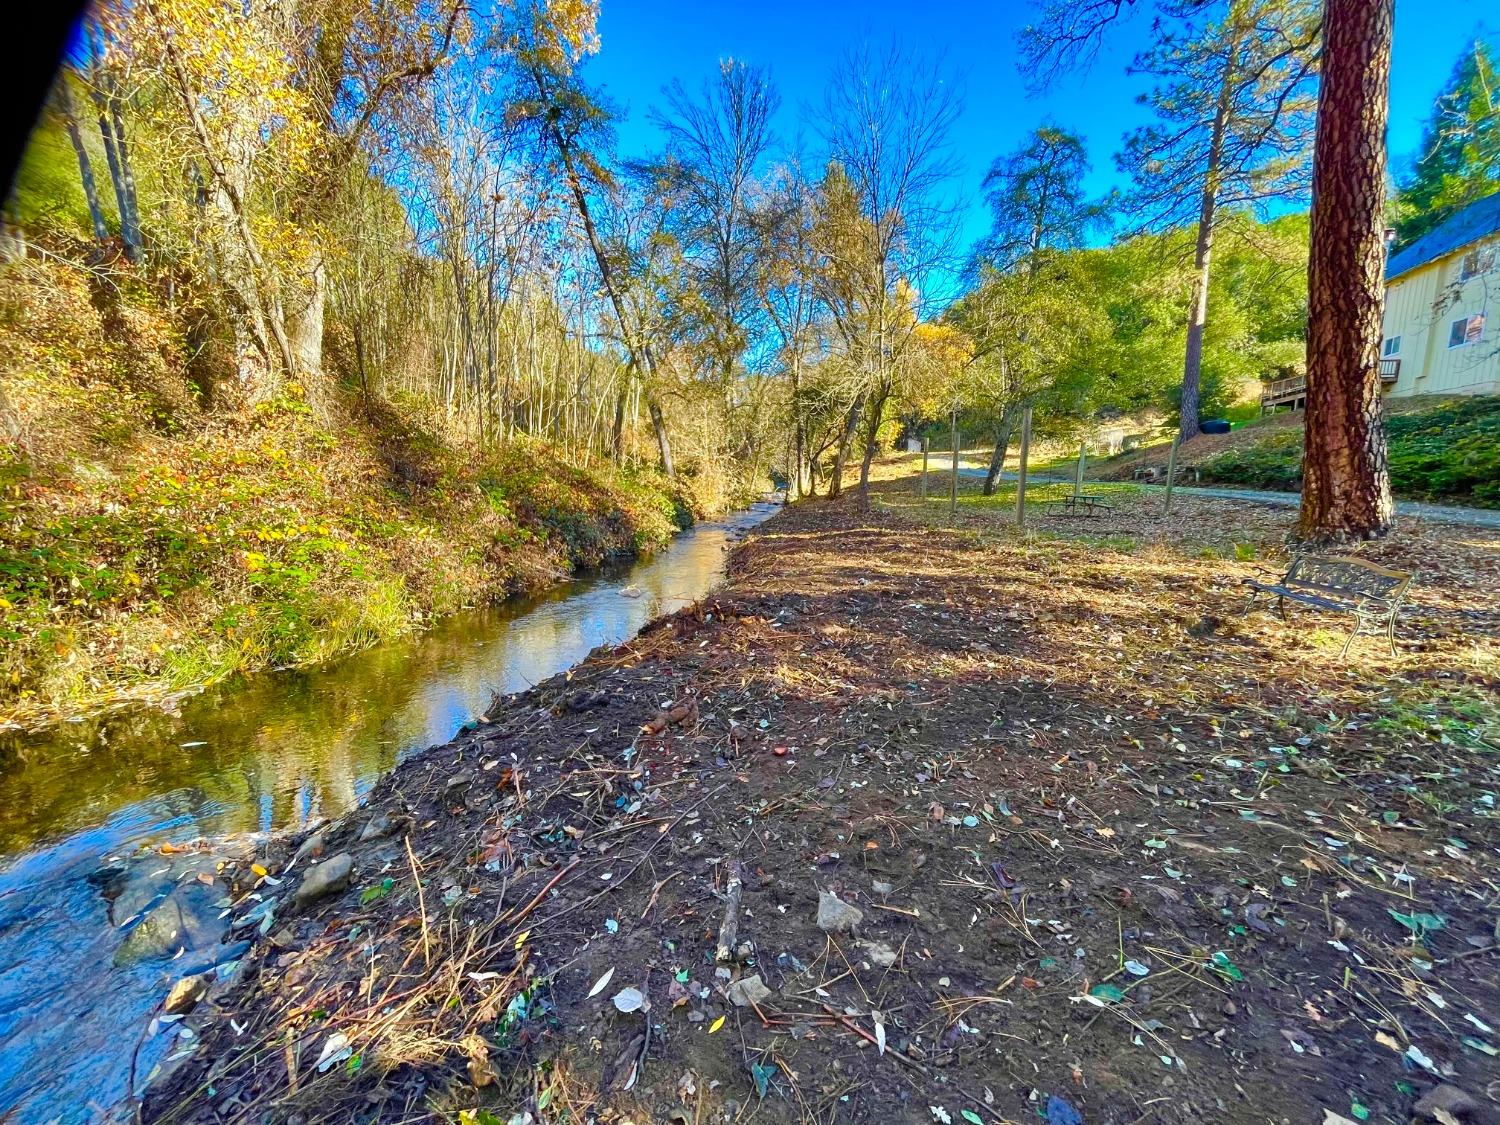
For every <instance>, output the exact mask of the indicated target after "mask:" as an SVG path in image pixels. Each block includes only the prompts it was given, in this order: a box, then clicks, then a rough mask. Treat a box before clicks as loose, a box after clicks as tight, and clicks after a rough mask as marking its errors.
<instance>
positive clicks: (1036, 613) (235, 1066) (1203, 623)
mask: <svg viewBox="0 0 1500 1125" xmlns="http://www.w3.org/2000/svg"><path fill="white" fill-rule="evenodd" d="M1151 503H1152V502H1151V501H1148V500H1147V499H1145V498H1137V499H1135V500H1132V499H1130V498H1128V497H1127V498H1122V500H1121V510H1120V511H1119V512H1118V513H1117V514H1116V516H1115V517H1113V519H1114V526H1113V527H1111V528H1103V529H1101V528H1099V527H1096V526H1089V527H1087V528H1082V529H1078V528H1074V527H1072V526H1068V525H1066V521H1059V522H1056V523H1053V524H1050V525H1047V526H1046V528H1045V533H1044V534H1042V535H1040V536H1038V535H1033V536H1031V537H1028V538H1019V537H1017V536H1016V535H1015V534H1014V533H1013V532H1011V531H1008V530H1006V528H1005V527H1004V520H1003V518H1002V517H1001V515H1000V514H997V510H981V509H966V510H965V512H964V516H963V519H962V521H961V522H962V526H961V527H959V528H958V529H956V530H947V529H944V528H942V527H939V526H936V524H937V523H940V522H941V520H940V518H937V517H936V516H935V513H938V512H940V511H941V509H940V508H939V507H938V506H937V504H936V501H929V502H928V503H927V504H923V503H922V502H920V501H918V500H917V499H916V497H915V492H914V489H913V487H912V485H911V482H910V480H909V479H904V480H894V481H887V482H886V483H885V484H883V485H881V486H880V487H879V490H878V492H877V496H876V497H875V503H874V505H873V508H872V510H871V511H868V512H865V511H861V510H860V509H859V508H858V507H857V506H856V505H855V504H854V503H852V502H850V501H845V502H825V501H817V502H811V503H806V504H802V505H798V506H796V507H793V508H791V509H789V510H788V511H787V512H785V513H784V514H783V515H781V516H779V517H777V518H776V519H775V520H773V521H771V522H770V523H768V524H766V525H764V526H763V528H762V530H761V532H760V533H759V534H757V535H756V536H754V537H753V538H752V539H751V541H750V542H748V543H747V544H745V545H743V546H742V547H740V548H739V549H738V551H737V552H736V554H735V555H734V557H733V559H732V561H731V578H732V581H731V583H730V584H729V585H728V586H727V587H726V588H725V589H724V590H723V591H722V592H721V593H719V594H718V595H716V596H714V597H711V598H709V599H707V600H705V601H704V602H702V603H701V604H699V605H698V606H696V607H694V608H692V609H690V610H685V611H683V612H681V613H678V614H676V615H674V616H672V617H670V618H667V619H665V620H664V621H662V622H660V623H659V624H658V625H656V626H655V627H653V628H651V629H650V630H649V631H648V632H647V633H645V634H643V635H642V636H641V637H640V638H638V639H637V640H636V641H634V642H632V643H631V644H628V645H625V646H622V647H621V648H619V649H615V650H612V651H602V652H598V653H596V654H595V655H594V656H593V657H592V658H591V659H590V660H589V661H588V662H587V663H586V664H584V665H582V666H581V667H579V668H578V669H575V670H574V672H573V673H572V674H571V675H569V676H564V677H558V678H556V679H554V680H552V681H549V682H547V683H545V684H543V685H541V686H540V687H538V688H536V689H535V690H533V691H530V692H527V693H525V694H523V695H520V696H516V697H512V698H509V699H506V700H500V701H497V703H496V705H495V706H494V707H493V708H492V709H491V712H490V714H489V715H488V716H487V717H486V718H485V720H484V721H482V722H480V723H478V724H477V726H476V727H475V729H473V730H469V731H465V732H462V733H460V734H459V736H458V737H457V738H456V739H455V740H454V741H453V742H451V743H449V744H448V745H445V746H439V747H434V748H433V749H431V750H429V751H427V752H426V753H425V754H423V755H421V756H419V757H417V758H415V759H414V760H412V761H409V762H407V763H406V764H405V765H403V766H402V767H401V768H399V769H398V770H397V771H396V772H395V773H394V774H392V775H391V776H389V777H387V778H386V779H385V780H384V781H382V782H381V784H380V785H379V786H378V787H377V789H376V791H375V792H374V793H373V794H372V796H371V799H370V801H369V802H368V804H367V806H366V807H365V808H364V809H363V810H361V811H360V812H358V813H355V814H351V815H350V816H348V817H346V818H345V819H344V820H343V821H341V822H338V823H335V824H332V825H329V826H326V827H324V828H323V829H322V830H321V831H320V832H318V833H317V834H316V835H312V836H308V837H306V838H305V839H304V838H302V837H293V838H291V839H289V840H286V841H283V842H280V843H278V844H276V845H274V846H272V847H270V848H268V849H267V850H265V851H264V852H263V853H262V854H261V855H260V856H259V858H258V860H257V867H254V868H249V867H246V868H241V869H227V870H226V871H225V872H224V873H223V876H224V878H225V879H226V880H227V881H228V882H230V883H231V884H233V885H234V886H235V892H234V893H235V894H236V895H237V896H239V897H238V898H237V901H236V904H235V906H234V912H235V916H236V917H237V918H239V919H242V920H243V924H242V925H241V926H239V927H238V928H237V930H236V931H235V934H234V935H232V936H239V935H240V934H242V933H244V932H254V933H258V934H261V935H263V936H262V937H261V938H260V940H259V941H258V942H257V944H256V946H255V947H254V949H253V950H252V952H251V953H250V954H249V955H248V956H247V957H246V958H245V960H244V962H243V964H242V966H241V968H240V971H239V974H238V975H237V977H235V978H234V980H233V981H232V982H230V983H228V984H226V985H221V986H219V987H218V988H216V989H215V990H214V991H213V992H212V993H211V994H210V996H209V998H208V999H206V1000H205V1001H203V1002H201V1003H200V1004H198V1006H197V1007H196V1009H194V1010H193V1011H192V1012H191V1014H190V1015H189V1016H188V1017H187V1018H186V1019H185V1020H182V1021H180V1022H178V1021H175V1020H173V1019H171V1018H167V1019H165V1020H164V1021H163V1022H161V1023H159V1024H158V1026H157V1028H156V1029H155V1033H156V1034H163V1035H177V1036H180V1037H181V1040H182V1048H181V1050H180V1051H179V1052H178V1054H179V1055H181V1056H182V1057H181V1058H179V1059H177V1060H176V1062H175V1064H174V1065H175V1069H172V1070H170V1072H169V1073H166V1074H163V1075H159V1076H158V1078H157V1081H156V1083H155V1085H154V1087H153V1093H152V1094H151V1096H150V1097H149V1098H148V1099H147V1101H146V1103H145V1105H144V1107H143V1116H144V1119H145V1120H146V1121H159V1122H165V1121H171V1122H187V1121H191V1122H244V1123H249V1122H257V1123H258V1122H264V1121H274V1122H302V1123H310V1122H318V1121H339V1122H380V1123H396V1122H417V1121H460V1122H464V1123H466V1125H468V1123H475V1125H489V1123H492V1122H501V1123H509V1122H516V1123H521V1125H525V1123H543V1122H545V1123H554V1122H587V1121H595V1120H597V1121H609V1122H622V1121H632V1122H635V1123H637V1125H645V1123H647V1122H653V1123H654V1122H678V1123H681V1122H686V1123H689V1125H705V1123H709V1122H731V1121H732V1122H749V1121H762V1122H768V1123H769V1122H901V1123H906V1122H910V1123H914V1125H915V1123H919V1122H924V1123H930V1122H934V1121H936V1122H940V1123H942V1125H950V1123H956V1122H970V1123H974V1122H978V1123H982V1125H990V1123H997V1122H1016V1123H1019V1122H1030V1121H1038V1120H1041V1121H1046V1122H1048V1123H1049V1125H1072V1123H1076V1122H1079V1121H1083V1122H1088V1123H1090V1125H1146V1123H1148V1122H1159V1123H1167V1122H1172V1123H1176V1122H1246V1123H1249V1122H1267V1123H1269V1122H1289V1123H1303V1122H1308V1123H1333V1125H1342V1123H1343V1122H1345V1121H1371V1122H1407V1121H1410V1120H1413V1119H1417V1120H1422V1121H1443V1120H1448V1119H1449V1118H1451V1119H1453V1120H1460V1121H1470V1122H1480V1121H1494V1120H1500V1118H1497V1116H1496V1112H1495V1109H1496V1102H1495V1099H1496V1097H1497V1096H1500V1066H1497V1060H1496V1058H1495V1054H1496V1051H1497V1048H1500V979H1497V965H1500V957H1497V953H1500V949H1497V925H1500V887H1497V883H1496V872H1497V850H1496V849H1497V845H1500V833H1497V830H1496V829H1497V823H1496V819H1495V818H1496V815H1497V813H1496V808H1495V804H1496V799H1497V793H1500V777H1497V757H1496V744H1495V738H1496V729H1495V726H1494V719H1495V710H1494V704H1495V700H1496V692H1495V689H1496V686H1497V664H1496V655H1497V651H1500V644H1497V633H1500V596H1497V593H1496V591H1497V589H1500V540H1497V539H1496V538H1495V537H1494V536H1493V534H1490V537H1488V538H1485V537H1484V536H1483V535H1481V533H1478V532H1475V531H1473V530H1471V529H1464V530H1461V531H1460V530H1456V529H1439V528H1434V527H1428V526H1423V525H1413V526H1412V527H1411V528H1410V529H1408V530H1406V531H1404V532H1402V533H1400V534H1398V535H1397V536H1395V537H1394V538H1393V539H1392V540H1390V541H1387V542H1385V543H1381V544H1377V545H1374V546H1372V547H1367V548H1364V551H1365V552H1366V553H1368V554H1370V555H1371V556H1372V557H1378V558H1380V559H1382V560H1384V561H1386V562H1388V563H1391V564H1396V565H1400V564H1403V563H1406V564H1408V565H1416V566H1419V568H1420V570H1421V574H1420V576H1419V584H1418V588H1417V590H1416V593H1415V594H1414V598H1413V603H1414V604H1413V605H1412V607H1411V608H1410V609H1409V610H1408V611H1407V613H1406V615H1405V617H1403V620H1402V624H1401V627H1400V630H1399V636H1400V638H1401V646H1402V650H1401V653H1400V654H1399V655H1398V656H1395V657H1392V656H1390V655H1389V654H1388V652H1386V651H1385V649H1384V647H1383V645H1384V642H1383V639H1371V638H1361V639H1360V640H1358V641H1356V643H1355V646H1354V648H1353V650H1352V652H1351V654H1350V658H1349V660H1348V662H1347V663H1345V662H1343V661H1340V660H1339V658H1338V651H1339V647H1340V645H1341V644H1342V639H1343V632H1344V630H1345V629H1346V628H1347V622H1346V621H1345V620H1343V619H1338V618H1327V617H1317V616H1312V615H1308V614H1303V613H1295V612H1294V613H1293V614H1292V615H1291V620H1290V621H1286V622H1283V621H1282V620H1281V619H1279V618H1278V617H1276V616H1274V615H1272V614H1270V613H1266V612H1254V613H1247V605H1246V597H1245V593H1244V591H1243V588H1242V587H1241V586H1240V580H1241V578H1243V577H1246V576H1250V575H1260V576H1264V575H1265V574H1266V573H1267V572H1268V571H1270V570H1273V569H1274V568H1275V567H1276V566H1277V565H1278V563H1280V562H1282V561H1284V560H1283V558H1282V554H1281V551H1282V548H1281V547H1280V546H1279V545H1278V544H1279V542H1280V536H1281V535H1282V534H1283V533H1284V531H1285V522H1286V521H1287V520H1288V519H1289V515H1288V514H1285V513H1272V512H1268V511H1266V510H1263V509H1250V508H1248V507H1242V506H1236V505H1229V504H1224V503H1213V504H1210V503H1208V502H1200V505H1194V504H1192V503H1186V504H1184V505H1183V506H1182V507H1180V508H1179V510H1178V511H1177V512H1176V513H1174V515H1173V516H1171V517H1163V516H1160V515H1159V514H1158V513H1157V512H1156V510H1155V509H1154V508H1152V507H1150V504H1151ZM1105 532H1108V534H1105ZM299 851H300V853H301V854H300V857H298V858H294V856H296V855H297V853H298V852H299ZM345 856H347V857H348V860H349V865H348V876H347V881H345V880H343V879H340V878H338V876H339V875H340V874H341V869H342V868H343V867H344V866H345V861H344V859H343V858H342V857H345ZM325 865H326V866H325ZM309 872H316V873H317V875H316V877H317V878H326V877H329V876H332V877H333V878H332V880H331V886H330V888H329V890H328V891H327V893H325V894H323V895H322V896H320V897H316V898H310V899H307V900H306V901H302V902H300V903H299V902H298V901H296V900H297V898H298V895H299V894H300V893H301V892H302V891H304V890H308V889H310V888H309V884H308V883H307V882H305V880H307V879H308V878H309ZM304 897H306V896H304ZM267 903H270V904H271V905H269V906H268V905H266V904H267ZM726 931H732V932H726ZM724 939H727V941H726V940H724ZM721 944H723V945H727V948H726V949H725V950H724V951H723V956H722V957H720V956H719V952H720V950H719V947H720V946H721ZM736 1000H738V1001H741V1002H742V1003H736V1002H735V1001H736ZM184 1028H186V1029H187V1030H186V1031H184V1030H183V1029H184ZM1444 1114H1446V1115H1448V1116H1447V1117H1444V1116H1442V1115H1444Z"/></svg>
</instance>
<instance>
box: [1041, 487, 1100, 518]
mask: <svg viewBox="0 0 1500 1125" xmlns="http://www.w3.org/2000/svg"><path fill="white" fill-rule="evenodd" d="M1114 510H1115V506H1114V505H1113V504H1111V503H1110V502H1109V501H1108V500H1103V499H1101V498H1100V497H1098V496H1085V495H1083V494H1081V493H1080V494H1079V495H1077V496H1064V497H1063V498H1062V499H1061V500H1048V501H1047V507H1046V511H1047V514H1048V515H1049V516H1083V517H1084V518H1086V519H1094V518H1095V517H1096V516H1099V515H1102V514H1103V513H1105V512H1112V511H1114Z"/></svg>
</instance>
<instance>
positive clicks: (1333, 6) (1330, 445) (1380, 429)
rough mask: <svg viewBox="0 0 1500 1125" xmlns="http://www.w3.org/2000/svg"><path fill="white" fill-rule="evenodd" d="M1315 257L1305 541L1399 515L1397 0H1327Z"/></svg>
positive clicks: (1379, 529) (1381, 529)
mask: <svg viewBox="0 0 1500 1125" xmlns="http://www.w3.org/2000/svg"><path fill="white" fill-rule="evenodd" d="M1323 12H1324V14H1323V66H1322V86H1321V89H1320V90H1319V92H1318V126H1317V129H1318V131H1317V139H1316V147H1315V150H1314V159H1313V194H1312V244H1311V249H1310V255H1309V258H1308V266H1307V276H1308V286H1307V292H1308V322H1307V416H1306V422H1305V430H1304V438H1303V441H1304V446H1303V458H1302V480H1303V483H1302V512H1301V516H1300V518H1299V520H1298V527H1297V530H1298V534H1299V535H1301V536H1302V537H1303V538H1305V539H1314V540H1319V539H1322V540H1330V539H1348V538H1353V539H1365V538H1371V537H1374V536H1378V535H1383V534H1384V533H1385V532H1387V531H1388V530H1390V527H1391V524H1392V522H1393V519H1394V504H1393V503H1392V501H1391V482H1390V474H1389V471H1388V466H1387V462H1386V445H1385V429H1384V426H1383V419H1382V416H1383V410H1382V405H1381V397H1380V392H1381V385H1380V335H1381V313H1382V305H1383V302H1384V294H1385V286H1384V279H1383V274H1384V266H1385V260H1384V238H1383V235H1384V230H1385V208H1384V205H1385V167H1386V147H1385V146H1386V140H1385V131H1386V119H1387V117H1388V115H1389V108H1390V107H1389V103H1388V91H1389V87H1390V69H1391V29H1392V24H1393V22H1394V18H1395V0H1327V2H1326V3H1325V5H1324V10H1323Z"/></svg>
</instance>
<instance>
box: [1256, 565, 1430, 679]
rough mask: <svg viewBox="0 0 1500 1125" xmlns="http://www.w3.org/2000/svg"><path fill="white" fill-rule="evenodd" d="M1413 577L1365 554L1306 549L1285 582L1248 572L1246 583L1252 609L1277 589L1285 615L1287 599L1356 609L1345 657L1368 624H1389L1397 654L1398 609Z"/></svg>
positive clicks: (1324, 607)
mask: <svg viewBox="0 0 1500 1125" xmlns="http://www.w3.org/2000/svg"><path fill="white" fill-rule="evenodd" d="M1411 580H1412V576H1411V575H1410V574H1405V573H1403V572H1401V571H1399V570H1388V569H1387V568H1385V567H1383V566H1377V565H1376V564H1375V563H1372V562H1366V561H1365V560H1364V559H1352V558H1347V557H1344V556H1335V557H1324V556H1319V555H1303V556H1301V557H1300V558H1297V559H1294V560H1293V561H1292V565H1291V567H1290V568H1289V569H1288V570H1287V572H1286V575H1285V576H1284V577H1283V578H1282V579H1281V581H1280V582H1274V583H1273V582H1257V581H1255V579H1253V578H1247V579H1245V585H1247V586H1249V587H1250V589H1251V594H1250V605H1251V608H1252V609H1253V608H1254V606H1255V601H1256V599H1257V598H1258V597H1259V596H1260V595H1261V594H1274V595H1275V596H1276V608H1277V609H1278V610H1279V611H1280V613H1281V616H1282V618H1283V619H1285V618H1286V603H1287V602H1288V601H1294V602H1301V603H1302V604H1303V605H1309V606H1312V607H1313V608H1314V609H1322V610H1327V611H1329V612H1331V613H1352V614H1353V615H1354V617H1355V622H1354V632H1352V633H1350V634H1349V636H1348V637H1347V638H1346V639H1345V641H1344V648H1343V651H1342V652H1340V653H1339V657H1340V658H1341V659H1342V658H1343V657H1345V656H1347V655H1348V654H1349V646H1350V645H1351V644H1353V643H1354V638H1355V637H1357V636H1359V634H1360V633H1361V632H1363V631H1365V628H1366V627H1367V626H1368V627H1369V629H1370V632H1372V633H1373V632H1376V631H1377V630H1378V628H1379V627H1380V626H1384V628H1385V639H1386V641H1387V642H1388V643H1389V644H1390V646H1391V655H1392V656H1395V655H1396V613H1397V611H1398V610H1399V609H1400V607H1401V600H1402V599H1403V598H1404V597H1406V592H1407V590H1408V589H1409V588H1410V586H1411Z"/></svg>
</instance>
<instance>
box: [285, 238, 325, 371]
mask: <svg viewBox="0 0 1500 1125" xmlns="http://www.w3.org/2000/svg"><path fill="white" fill-rule="evenodd" d="M304 292H305V295H306V297H307V304H306V305H304V306H303V307H302V309H301V310H300V311H299V312H298V313H297V315H296V317H295V318H293V320H292V326H291V336H292V354H293V355H295V356H296V358H297V370H298V371H299V372H300V373H302V374H303V375H304V376H307V377H309V378H312V377H315V376H318V375H321V374H322V373H323V310H324V308H325V306H326V305H327V300H328V269H327V266H326V265H325V263H324V261H323V253H322V251H321V250H319V249H314V251H313V253H312V259H311V262H310V263H309V272H308V278H307V288H306V290H305V291H304Z"/></svg>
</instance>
